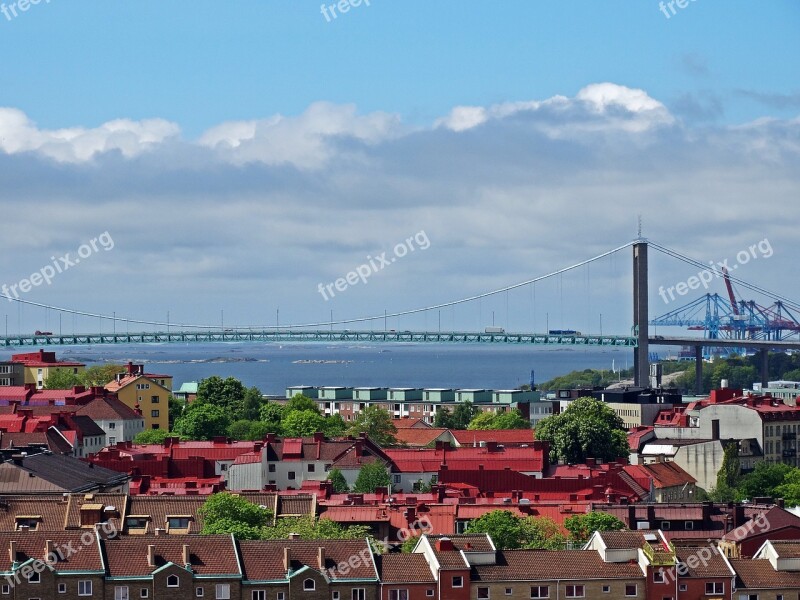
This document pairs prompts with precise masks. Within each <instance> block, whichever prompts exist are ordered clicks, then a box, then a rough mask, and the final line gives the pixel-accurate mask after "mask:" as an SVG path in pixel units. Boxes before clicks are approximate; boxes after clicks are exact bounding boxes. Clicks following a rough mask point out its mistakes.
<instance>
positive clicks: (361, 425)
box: [347, 404, 397, 446]
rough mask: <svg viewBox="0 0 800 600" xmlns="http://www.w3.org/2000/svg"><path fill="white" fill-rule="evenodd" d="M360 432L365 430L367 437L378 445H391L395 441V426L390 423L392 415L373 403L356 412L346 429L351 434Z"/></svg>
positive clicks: (355, 434)
mask: <svg viewBox="0 0 800 600" xmlns="http://www.w3.org/2000/svg"><path fill="white" fill-rule="evenodd" d="M362 432H366V434H367V435H368V436H369V438H370V439H371V440H372V441H373V442H375V443H376V444H378V445H379V446H391V445H393V444H396V443H397V438H396V437H395V434H396V433H397V427H395V426H394V423H392V416H391V415H390V414H389V411H387V410H386V409H385V408H381V407H380V406H377V405H375V404H373V405H372V406H368V407H367V408H365V409H364V410H362V411H361V412H360V413H358V416H357V417H356V418H355V420H354V421H353V422H352V423H351V424H350V427H349V428H348V429H347V433H349V434H350V435H352V436H358V435H359V434H361V433H362Z"/></svg>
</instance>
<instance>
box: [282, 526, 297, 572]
mask: <svg viewBox="0 0 800 600" xmlns="http://www.w3.org/2000/svg"><path fill="white" fill-rule="evenodd" d="M292 535H297V534H292V533H290V534H289V539H292V537H291V536H292ZM290 564H291V560H290V559H289V548H287V547H286V546H284V547H283V570H284V571H286V572H288V571H289V565H290Z"/></svg>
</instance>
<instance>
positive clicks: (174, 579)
mask: <svg viewBox="0 0 800 600" xmlns="http://www.w3.org/2000/svg"><path fill="white" fill-rule="evenodd" d="M180 584H181V580H180V579H178V576H177V575H170V576H169V577H167V587H178V586H180Z"/></svg>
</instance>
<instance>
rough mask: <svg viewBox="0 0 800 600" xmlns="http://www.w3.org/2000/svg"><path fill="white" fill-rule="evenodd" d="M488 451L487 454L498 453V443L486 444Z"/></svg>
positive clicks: (490, 442)
mask: <svg viewBox="0 0 800 600" xmlns="http://www.w3.org/2000/svg"><path fill="white" fill-rule="evenodd" d="M486 451H487V452H497V442H495V441H489V442H486Z"/></svg>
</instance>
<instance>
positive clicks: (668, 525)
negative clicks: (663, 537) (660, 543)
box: [661, 521, 672, 530]
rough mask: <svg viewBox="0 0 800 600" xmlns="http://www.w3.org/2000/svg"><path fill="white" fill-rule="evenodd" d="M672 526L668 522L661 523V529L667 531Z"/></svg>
mask: <svg viewBox="0 0 800 600" xmlns="http://www.w3.org/2000/svg"><path fill="white" fill-rule="evenodd" d="M671 526H672V523H670V522H669V521H661V529H663V530H667V529H669V528H670V527H671Z"/></svg>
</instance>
